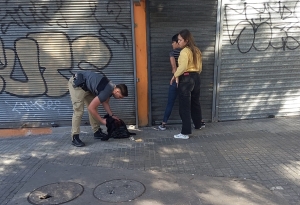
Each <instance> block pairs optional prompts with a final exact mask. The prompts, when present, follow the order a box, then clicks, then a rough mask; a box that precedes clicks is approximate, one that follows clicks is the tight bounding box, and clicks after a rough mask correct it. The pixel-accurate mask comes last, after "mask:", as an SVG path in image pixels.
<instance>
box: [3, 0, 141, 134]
mask: <svg viewBox="0 0 300 205" xmlns="http://www.w3.org/2000/svg"><path fill="white" fill-rule="evenodd" d="M0 6H1V9H0V14H1V16H0V25H1V30H0V32H1V35H0V40H1V41H0V96H1V97H0V128H9V127H20V126H23V127H26V126H30V127H31V126H49V125H51V123H55V124H58V125H71V119H72V113H73V111H72V104H71V100H70V96H69V92H68V86H67V83H68V79H69V78H70V77H71V72H73V73H74V72H76V71H78V70H80V69H87V70H93V71H97V72H103V73H105V74H106V76H107V77H108V78H109V79H110V80H112V81H113V82H114V83H116V84H118V83H125V84H127V86H128V89H129V97H126V98H124V99H122V100H115V99H111V100H110V102H111V108H112V110H113V112H114V113H115V114H117V115H118V116H119V117H120V118H122V119H123V120H124V121H125V122H126V123H130V124H135V122H136V119H135V118H136V108H135V82H134V65H133V50H132V48H133V46H132V44H133V40H132V23H131V22H132V19H131V9H132V5H131V1H108V0H107V1H105V0H104V1H85V0H69V1H46V2H45V1H34V2H31V1H3V2H1V3H0ZM99 112H100V114H101V115H104V114H105V112H104V109H103V108H102V106H100V109H99ZM86 123H88V114H87V110H85V114H84V117H83V120H82V124H86Z"/></svg>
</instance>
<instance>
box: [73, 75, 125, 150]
mask: <svg viewBox="0 0 300 205" xmlns="http://www.w3.org/2000/svg"><path fill="white" fill-rule="evenodd" d="M68 87H69V91H70V96H71V101H72V105H73V117H72V131H71V136H72V145H74V146H76V147H83V146H85V144H84V142H82V141H81V140H80V138H79V134H80V124H81V118H82V116H83V113H84V104H85V105H86V106H87V108H88V113H89V121H90V124H91V127H92V130H93V132H94V138H95V139H102V138H105V137H106V134H105V133H103V132H102V129H101V128H100V123H102V124H103V125H106V119H104V118H102V117H101V116H100V115H99V113H98V107H99V105H102V106H103V108H104V110H105V111H106V112H107V113H108V114H109V115H110V116H112V117H113V118H114V119H118V117H117V116H115V115H114V114H113V113H112V111H111V109H110V105H109V99H110V97H111V96H113V97H114V98H116V99H122V98H124V97H127V96H128V90H127V86H126V85H125V84H118V85H115V84H114V83H113V82H112V81H110V80H109V79H108V78H107V77H105V76H104V75H102V74H100V73H95V72H92V71H80V72H77V73H76V74H74V75H73V77H71V78H70V80H69V83H68Z"/></svg>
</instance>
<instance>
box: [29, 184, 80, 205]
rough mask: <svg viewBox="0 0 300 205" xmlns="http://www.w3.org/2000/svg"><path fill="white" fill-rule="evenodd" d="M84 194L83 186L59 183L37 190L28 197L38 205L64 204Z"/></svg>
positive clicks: (32, 202)
mask: <svg viewBox="0 0 300 205" xmlns="http://www.w3.org/2000/svg"><path fill="white" fill-rule="evenodd" d="M82 192H83V186H81V185H80V184H77V183H74V182H58V183H53V184H48V185H45V186H42V187H40V188H37V189H36V190H34V191H33V192H31V193H30V194H29V196H28V201H29V202H30V203H31V204H36V205H40V204H42V205H55V204H63V203H66V202H69V201H72V200H74V199H76V198H77V197H78V196H80V195H81V194H82Z"/></svg>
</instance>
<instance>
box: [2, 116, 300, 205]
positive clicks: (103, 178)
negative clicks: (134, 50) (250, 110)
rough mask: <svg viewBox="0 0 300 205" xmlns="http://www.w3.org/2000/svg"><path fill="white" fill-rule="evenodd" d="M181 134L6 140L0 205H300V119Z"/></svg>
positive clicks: (146, 131)
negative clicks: (182, 136) (77, 144)
mask: <svg viewBox="0 0 300 205" xmlns="http://www.w3.org/2000/svg"><path fill="white" fill-rule="evenodd" d="M130 127H133V126H130ZM180 128H181V126H180V125H179V124H177V125H176V124H175V125H169V126H168V129H167V130H166V131H160V130H158V129H157V127H156V126H155V127H154V126H153V127H143V128H138V129H132V130H130V131H131V132H135V133H136V135H134V136H133V137H134V139H110V140H109V141H106V142H104V141H101V140H96V139H94V138H93V133H92V132H91V129H90V127H89V126H83V127H81V134H80V137H81V139H82V141H84V142H85V143H86V146H85V147H80V148H78V147H74V146H72V145H71V137H70V127H58V128H53V130H52V134H48V135H38V136H23V137H9V138H0V143H1V145H0V204H1V205H16V204H18V205H29V204H44V205H45V204H70V205H87V204H93V205H94V204H125V205H126V204H130V205H131V204H132V205H148V204H149V205H150V204H151V205H152V204H157V205H164V204H167V205H169V204H170V205H177V204H178V205H185V204H187V205H194V204H195V205H198V204H199V205H299V204H300V195H299V194H300V150H299V146H300V137H299V136H300V117H284V118H269V119H255V120H241V121H228V122H217V123H206V127H205V128H204V129H202V130H193V134H192V135H191V136H190V139H188V140H183V139H174V138H173V135H174V134H178V133H179V132H180ZM0 133H1V130H0ZM0 135H1V134H0Z"/></svg>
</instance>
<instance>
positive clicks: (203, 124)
mask: <svg viewBox="0 0 300 205" xmlns="http://www.w3.org/2000/svg"><path fill="white" fill-rule="evenodd" d="M204 127H205V122H201V125H200V127H199V128H198V127H195V129H196V130H201V129H202V128H204Z"/></svg>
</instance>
